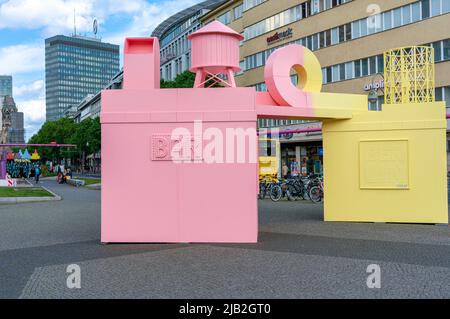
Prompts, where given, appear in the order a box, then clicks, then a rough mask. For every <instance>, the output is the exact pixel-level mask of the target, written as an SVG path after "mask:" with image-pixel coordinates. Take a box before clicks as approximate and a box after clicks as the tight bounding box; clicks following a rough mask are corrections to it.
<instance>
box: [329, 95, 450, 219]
mask: <svg viewBox="0 0 450 319" xmlns="http://www.w3.org/2000/svg"><path fill="white" fill-rule="evenodd" d="M390 141H393V142H390ZM323 144H324V176H325V200H324V202H325V211H324V218H325V221H352V222H402V223H437V224H440V223H443V224H447V223H448V199H447V160H446V120H445V105H444V103H441V102H436V103H427V104H409V105H383V110H382V111H381V112H376V111H365V112H360V113H356V114H354V117H353V118H352V119H350V120H341V121H324V123H323ZM375 172H376V173H375Z"/></svg>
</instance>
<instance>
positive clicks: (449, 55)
mask: <svg viewBox="0 0 450 319" xmlns="http://www.w3.org/2000/svg"><path fill="white" fill-rule="evenodd" d="M449 2H450V1H449ZM443 51H444V60H450V39H447V40H444V41H443Z"/></svg>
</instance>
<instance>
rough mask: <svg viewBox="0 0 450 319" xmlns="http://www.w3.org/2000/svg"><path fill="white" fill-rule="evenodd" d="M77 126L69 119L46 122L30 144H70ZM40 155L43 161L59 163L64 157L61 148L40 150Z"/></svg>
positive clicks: (31, 139)
mask: <svg viewBox="0 0 450 319" xmlns="http://www.w3.org/2000/svg"><path fill="white" fill-rule="evenodd" d="M75 127H76V124H75V123H74V122H73V121H72V120H71V119H68V118H61V119H59V120H56V121H50V122H45V123H44V125H42V127H41V128H40V129H39V131H38V132H37V133H36V134H35V135H33V136H32V137H31V138H30V140H29V141H28V143H29V144H48V143H52V142H56V143H58V144H67V143H70V141H69V140H70V137H71V136H72V134H73V132H74V131H75ZM39 153H40V155H41V158H42V159H43V160H53V161H59V160H61V159H62V158H63V157H64V155H66V154H63V152H62V151H61V149H60V148H48V147H45V148H40V149H39Z"/></svg>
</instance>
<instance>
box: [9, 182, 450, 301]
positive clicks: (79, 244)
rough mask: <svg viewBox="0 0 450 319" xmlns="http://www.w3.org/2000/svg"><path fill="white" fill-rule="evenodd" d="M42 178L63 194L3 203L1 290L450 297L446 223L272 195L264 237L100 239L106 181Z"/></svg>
mask: <svg viewBox="0 0 450 319" xmlns="http://www.w3.org/2000/svg"><path fill="white" fill-rule="evenodd" d="M43 183H44V185H45V186H46V187H49V188H50V189H52V190H53V191H54V192H56V193H57V194H59V195H61V196H62V197H63V200H62V201H60V202H48V203H35V204H20V205H3V206H0V262H1V265H2V266H1V270H0V298H449V297H450V230H449V227H447V226H435V225H400V224H353V223H324V222H322V214H323V207H322V205H315V204H311V203H308V202H305V203H303V202H295V203H292V202H287V201H286V202H279V203H272V202H271V201H267V200H265V201H260V205H259V219H260V235H259V243H258V244H253V245H248V244H245V245H244V244H242V245H231V244H227V245H225V244H223V245H220V244H219V245H209V244H196V245H189V244H170V245H163V244H127V245H123V244H122V245H101V244H100V242H99V238H100V191H98V190H89V189H86V188H74V187H71V186H68V185H58V184H56V183H55V182H54V181H53V180H51V181H50V180H46V181H43ZM70 264H77V265H79V266H80V269H81V289H69V288H68V287H67V285H66V279H67V276H68V273H67V272H66V270H67V266H68V265H70ZM371 264H376V265H379V266H380V269H381V288H380V289H369V288H368V286H367V284H366V281H367V276H369V274H368V273H367V272H366V270H367V267H368V266H369V265H371Z"/></svg>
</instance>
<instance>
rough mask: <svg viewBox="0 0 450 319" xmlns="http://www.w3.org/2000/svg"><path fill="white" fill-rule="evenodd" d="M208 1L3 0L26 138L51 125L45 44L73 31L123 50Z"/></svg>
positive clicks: (5, 53)
mask: <svg viewBox="0 0 450 319" xmlns="http://www.w3.org/2000/svg"><path fill="white" fill-rule="evenodd" d="M201 1H202V0H0V75H12V76H13V96H14V99H15V101H16V104H17V106H18V108H19V110H20V111H22V112H24V113H25V132H26V133H25V134H26V138H25V139H26V140H27V139H28V138H30V137H31V136H32V135H33V134H34V133H36V132H37V131H38V130H39V128H40V127H41V125H42V123H44V121H45V52H44V40H45V38H48V37H50V36H54V35H57V34H63V35H71V34H72V33H73V24H74V10H75V16H76V25H77V33H79V34H82V35H88V36H92V35H93V34H92V21H93V19H94V18H97V20H98V21H99V31H98V36H100V37H101V38H102V41H104V42H110V43H115V44H119V45H121V46H122V44H123V41H124V38H125V37H126V36H149V35H150V34H151V32H152V31H153V29H154V28H155V27H156V26H157V25H158V24H159V23H160V22H162V21H164V20H165V19H166V18H168V17H170V16H171V15H173V14H175V13H177V12H178V11H180V10H183V9H185V8H188V7H190V6H192V5H194V4H196V3H199V2H201Z"/></svg>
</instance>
